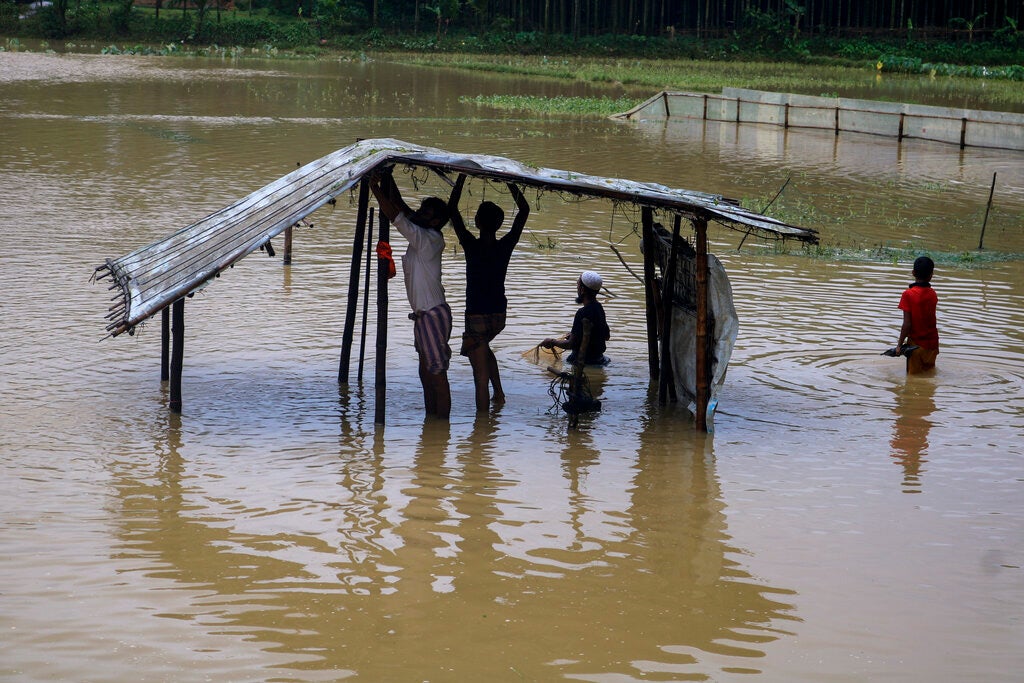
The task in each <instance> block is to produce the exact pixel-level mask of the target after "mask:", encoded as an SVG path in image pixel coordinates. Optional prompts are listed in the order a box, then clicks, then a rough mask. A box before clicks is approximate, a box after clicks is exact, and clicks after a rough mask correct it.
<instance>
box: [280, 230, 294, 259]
mask: <svg viewBox="0 0 1024 683" xmlns="http://www.w3.org/2000/svg"><path fill="white" fill-rule="evenodd" d="M294 230H295V226H294V225H289V226H288V227H287V228H285V229H284V256H283V257H282V261H283V263H284V265H286V266H290V265H291V264H292V232H293V231H294Z"/></svg>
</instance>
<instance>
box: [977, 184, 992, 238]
mask: <svg viewBox="0 0 1024 683" xmlns="http://www.w3.org/2000/svg"><path fill="white" fill-rule="evenodd" d="M995 191H996V174H995V173H993V174H992V187H990V188H989V190H988V204H987V205H986V206H985V220H983V221H982V222H981V237H979V238H978V249H979V250H981V249H984V248H985V226H986V225H988V212H989V211H991V210H992V195H993V194H995Z"/></svg>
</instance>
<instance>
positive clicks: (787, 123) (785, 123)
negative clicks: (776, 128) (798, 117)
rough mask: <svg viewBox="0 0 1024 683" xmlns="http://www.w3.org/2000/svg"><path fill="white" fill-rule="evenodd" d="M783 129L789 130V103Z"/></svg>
mask: <svg viewBox="0 0 1024 683" xmlns="http://www.w3.org/2000/svg"><path fill="white" fill-rule="evenodd" d="M782 127H783V128H789V102H786V110H785V112H784V116H783V124H782Z"/></svg>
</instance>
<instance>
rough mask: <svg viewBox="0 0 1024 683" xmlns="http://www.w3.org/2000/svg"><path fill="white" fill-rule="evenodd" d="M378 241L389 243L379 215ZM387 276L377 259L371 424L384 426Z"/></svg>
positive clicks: (384, 219) (383, 264)
mask: <svg viewBox="0 0 1024 683" xmlns="http://www.w3.org/2000/svg"><path fill="white" fill-rule="evenodd" d="M378 233H379V234H380V240H381V241H382V242H390V241H391V230H390V227H389V223H388V218H387V216H385V215H384V214H383V213H381V214H380V229H379V230H378ZM388 275H389V267H388V261H387V259H383V258H379V257H378V258H377V359H376V369H375V373H374V380H373V381H374V397H375V398H374V409H373V423H374V424H377V425H383V424H384V413H385V403H386V401H387V395H388V392H387V384H388V382H387V366H386V361H387V355H388Z"/></svg>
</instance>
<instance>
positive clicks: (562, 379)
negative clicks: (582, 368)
mask: <svg viewBox="0 0 1024 683" xmlns="http://www.w3.org/2000/svg"><path fill="white" fill-rule="evenodd" d="M548 372H551V373H552V374H554V376H555V377H554V379H552V380H551V384H550V385H549V386H548V396H550V397H551V400H552V401H554V403H553V405H552V406H551V409H550V410H549V412H551V413H554V412H557V411H558V410H559V409H561V410H564V411H565V413H566V414H567V415H568V416H569V427H570V428H575V427H576V426H577V425H578V424H579V420H580V415H582V414H585V413H596V412H597V411H599V410H601V402H600V401H598V400H597V399H595V398H594V395H593V394H592V393H591V391H590V381H589V380H588V379H587V376H586V375H585V374H583V372H575V373H573V372H560V371H558V370H555V368H552V367H548Z"/></svg>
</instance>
